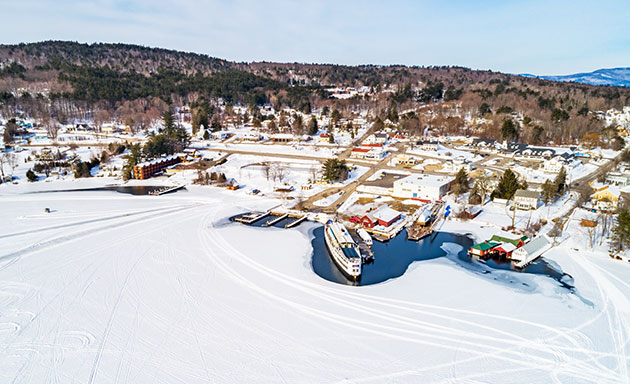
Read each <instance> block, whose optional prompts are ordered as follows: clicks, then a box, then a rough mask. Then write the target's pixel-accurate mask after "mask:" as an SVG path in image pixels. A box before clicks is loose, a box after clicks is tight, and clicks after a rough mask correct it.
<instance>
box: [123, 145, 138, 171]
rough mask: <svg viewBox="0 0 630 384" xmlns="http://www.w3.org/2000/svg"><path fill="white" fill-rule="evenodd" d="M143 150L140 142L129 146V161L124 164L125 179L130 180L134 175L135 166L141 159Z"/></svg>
mask: <svg viewBox="0 0 630 384" xmlns="http://www.w3.org/2000/svg"><path fill="white" fill-rule="evenodd" d="M141 156H142V151H141V149H140V144H132V145H131V146H130V147H129V154H128V155H127V161H126V162H125V165H124V166H123V180H129V179H131V178H132V177H133V167H134V165H136V164H138V163H139V162H140V160H141Z"/></svg>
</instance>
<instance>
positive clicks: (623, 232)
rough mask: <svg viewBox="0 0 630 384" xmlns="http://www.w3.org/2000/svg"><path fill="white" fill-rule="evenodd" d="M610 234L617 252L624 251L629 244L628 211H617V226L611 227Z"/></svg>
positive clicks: (629, 215) (629, 214)
mask: <svg viewBox="0 0 630 384" xmlns="http://www.w3.org/2000/svg"><path fill="white" fill-rule="evenodd" d="M612 233H613V241H614V244H615V245H616V248H617V252H619V251H621V250H622V249H624V246H626V245H627V244H628V243H630V211H628V210H627V209H621V210H619V213H618V214H617V224H615V226H614V227H613V229H612Z"/></svg>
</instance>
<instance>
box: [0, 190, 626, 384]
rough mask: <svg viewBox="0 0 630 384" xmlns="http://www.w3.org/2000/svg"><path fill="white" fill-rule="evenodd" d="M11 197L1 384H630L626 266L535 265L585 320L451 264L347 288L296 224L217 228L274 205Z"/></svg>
mask: <svg viewBox="0 0 630 384" xmlns="http://www.w3.org/2000/svg"><path fill="white" fill-rule="evenodd" d="M56 183H57V182H53V183H47V184H56ZM21 188H22V186H21V185H20V186H2V188H0V208H1V210H0V218H1V221H0V223H2V224H1V225H2V227H1V228H2V230H1V232H0V233H1V234H0V249H1V251H0V382H3V383H4V382H7V383H9V382H37V383H38V382H60V383H70V382H77V383H110V382H120V383H208V382H221V383H243V382H246V383H269V382H291V383H293V382H308V383H320V382H374V383H376V382H410V383H423V382H444V383H451V382H495V383H497V382H500V383H524V382H526V383H549V382H572V383H620V382H628V377H629V376H628V365H629V361H628V354H629V353H630V350H629V346H628V340H629V337H630V327H629V320H630V318H629V316H630V315H629V309H630V304H629V303H628V299H627V298H628V296H629V295H630V284H629V283H628V281H629V277H630V269H629V268H630V266H628V265H626V264H622V263H620V262H618V261H615V260H611V259H609V258H608V257H602V256H601V255H597V254H592V253H589V252H570V251H569V250H568V249H567V248H564V247H559V248H555V249H553V250H552V251H551V252H550V254H549V256H548V257H549V258H550V259H551V260H553V262H555V263H557V264H558V265H560V266H561V267H562V269H563V270H564V271H565V272H567V273H569V274H571V275H572V276H573V277H574V282H575V286H576V290H577V291H579V293H580V295H581V296H582V297H585V298H587V299H588V300H589V301H590V302H592V303H593V305H592V306H591V305H587V304H585V303H584V302H583V301H581V300H579V299H578V298H577V297H576V296H575V295H572V294H570V293H568V292H566V291H562V290H561V289H560V288H558V287H557V284H555V282H553V281H551V279H549V278H547V277H545V276H535V275H532V276H531V277H530V278H531V279H535V280H536V284H537V286H539V287H540V289H539V291H537V292H535V293H527V292H523V291H521V290H516V289H511V288H509V287H506V286H505V285H503V284H499V283H497V282H494V281H493V280H492V279H490V278H484V277H482V276H479V274H476V273H471V272H470V271H468V270H466V269H465V268H462V267H461V266H459V265H456V264H454V263H453V262H451V261H450V260H449V259H447V258H439V259H435V260H430V261H424V262H419V263H415V264H414V265H412V266H411V267H410V268H409V270H408V271H407V273H406V274H405V275H403V276H402V277H400V278H398V279H394V280H389V281H387V282H385V283H382V284H377V285H372V286H365V287H351V286H343V285H338V284H335V283H331V282H328V281H326V280H323V279H321V278H320V277H318V276H317V275H316V274H315V273H314V272H313V271H312V269H311V265H310V257H311V245H310V239H309V233H308V232H307V231H305V228H306V227H308V226H303V227H302V228H300V227H298V228H296V229H290V230H285V229H277V228H265V229H260V228H252V227H247V226H244V225H240V224H234V223H230V222H228V220H227V219H226V218H227V217H229V216H231V215H233V214H236V213H240V212H243V211H246V210H264V209H267V208H270V207H272V206H274V205H276V204H277V202H278V201H277V200H272V199H267V198H260V197H249V196H247V195H245V194H233V193H230V192H227V191H224V190H219V189H217V188H212V187H196V186H189V188H188V189H189V190H188V191H183V192H178V193H175V194H172V195H165V196H160V197H153V196H130V195H124V194H118V193H115V192H105V191H99V192H62V193H48V192H47V193H28V194H17V193H13V192H14V191H20V190H21ZM57 189H59V188H57ZM44 208H50V209H51V210H52V212H51V213H49V214H46V213H44ZM469 228H470V224H465V223H459V222H450V221H448V222H447V223H446V225H445V226H444V228H443V230H449V231H462V232H465V231H468V230H469ZM436 246H441V247H442V249H444V250H445V251H446V252H456V251H458V248H457V247H458V245H457V244H443V245H437V244H436ZM507 273H510V272H507Z"/></svg>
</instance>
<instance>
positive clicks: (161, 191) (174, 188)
mask: <svg viewBox="0 0 630 384" xmlns="http://www.w3.org/2000/svg"><path fill="white" fill-rule="evenodd" d="M184 187H186V184H181V185H175V186H172V187H163V188H160V189H156V190H155V191H152V192H151V193H150V194H151V195H153V196H161V195H164V194H166V193H171V192H175V191H178V190H180V189H182V188H184Z"/></svg>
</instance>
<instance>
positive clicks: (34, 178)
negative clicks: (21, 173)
mask: <svg viewBox="0 0 630 384" xmlns="http://www.w3.org/2000/svg"><path fill="white" fill-rule="evenodd" d="M26 179H27V180H28V181H30V182H31V183H32V182H34V181H37V175H36V174H35V172H33V170H32V169H29V170H28V171H26Z"/></svg>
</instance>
